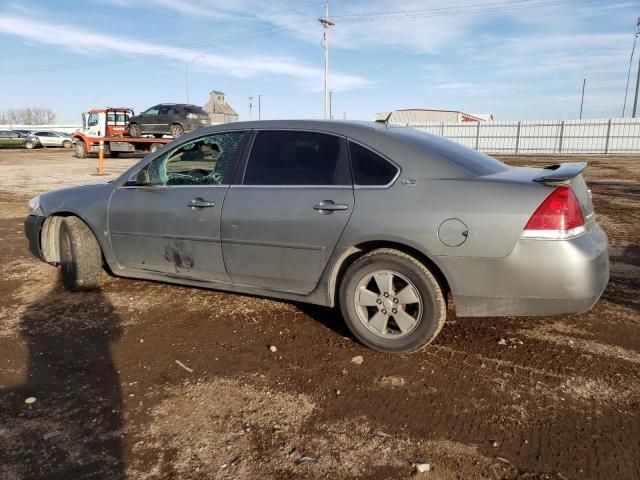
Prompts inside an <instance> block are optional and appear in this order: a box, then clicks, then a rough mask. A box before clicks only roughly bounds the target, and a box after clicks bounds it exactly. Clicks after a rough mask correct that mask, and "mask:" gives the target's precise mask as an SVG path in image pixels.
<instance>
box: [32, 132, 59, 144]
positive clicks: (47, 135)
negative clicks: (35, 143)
mask: <svg viewBox="0 0 640 480" xmlns="http://www.w3.org/2000/svg"><path fill="white" fill-rule="evenodd" d="M34 135H35V136H36V137H38V139H39V140H40V143H41V144H42V145H44V146H45V147H53V146H57V145H58V143H59V142H58V141H57V140H56V138H55V136H54V135H53V134H52V133H51V132H36V133H34Z"/></svg>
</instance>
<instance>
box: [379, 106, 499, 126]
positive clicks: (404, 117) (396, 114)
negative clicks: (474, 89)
mask: <svg viewBox="0 0 640 480" xmlns="http://www.w3.org/2000/svg"><path fill="white" fill-rule="evenodd" d="M387 117H389V121H392V122H393V121H395V122H401V123H416V122H434V121H443V120H444V119H445V118H446V119H447V120H446V121H453V122H456V121H460V120H459V119H460V118H462V121H464V122H489V121H492V120H493V115H491V114H486V115H483V116H479V115H475V114H471V113H465V112H461V111H460V110H444V109H436V108H403V109H399V110H394V111H392V112H381V113H377V114H376V117H375V118H376V119H377V120H384V119H385V118H387Z"/></svg>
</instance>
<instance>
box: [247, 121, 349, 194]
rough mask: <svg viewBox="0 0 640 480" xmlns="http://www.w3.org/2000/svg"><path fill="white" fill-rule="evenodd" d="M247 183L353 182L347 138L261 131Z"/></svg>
mask: <svg viewBox="0 0 640 480" xmlns="http://www.w3.org/2000/svg"><path fill="white" fill-rule="evenodd" d="M244 184H245V185H351V179H350V172H349V164H348V161H347V158H346V148H345V146H344V141H343V140H342V139H340V138H339V137H335V136H332V135H326V134H322V133H315V132H300V131H262V132H258V133H257V134H256V138H255V140H254V142H253V148H252V149H251V155H250V156H249V160H248V163H247V167H246V170H245V174H244Z"/></svg>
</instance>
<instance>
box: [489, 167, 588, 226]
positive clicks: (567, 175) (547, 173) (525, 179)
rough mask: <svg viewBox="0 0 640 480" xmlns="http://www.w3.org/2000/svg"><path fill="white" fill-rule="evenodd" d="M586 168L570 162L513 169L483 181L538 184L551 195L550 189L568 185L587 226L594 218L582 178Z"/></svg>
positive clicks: (490, 176)
mask: <svg viewBox="0 0 640 480" xmlns="http://www.w3.org/2000/svg"><path fill="white" fill-rule="evenodd" d="M585 168H587V163H586V162H572V163H563V164H556V165H550V166H548V167H544V168H529V167H513V168H510V169H508V170H504V171H502V172H498V173H494V174H492V175H486V176H484V177H482V178H483V179H486V180H489V181H499V182H510V183H511V182H512V183H522V184H526V185H531V184H532V183H535V184H539V185H540V186H541V187H546V188H548V189H549V193H551V189H552V188H554V187H557V186H559V185H569V186H570V187H571V189H572V190H573V193H574V194H575V196H576V198H577V199H578V203H579V204H580V208H581V209H582V214H583V216H584V220H585V222H586V223H587V225H588V226H589V224H590V223H591V221H593V218H594V211H593V203H592V201H591V191H590V190H589V188H588V187H587V183H586V182H585V181H584V178H583V177H582V172H583V171H584V170H585Z"/></svg>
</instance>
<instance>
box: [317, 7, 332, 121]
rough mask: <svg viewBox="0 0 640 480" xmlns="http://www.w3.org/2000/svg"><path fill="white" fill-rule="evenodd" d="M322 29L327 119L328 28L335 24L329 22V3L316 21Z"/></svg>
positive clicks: (327, 115)
mask: <svg viewBox="0 0 640 480" xmlns="http://www.w3.org/2000/svg"><path fill="white" fill-rule="evenodd" d="M318 22H320V25H322V28H323V29H324V33H323V35H322V48H324V118H325V120H326V119H328V118H329V110H330V108H331V107H330V105H329V28H330V27H333V26H334V25H335V23H333V22H332V21H330V20H329V1H328V0H327V1H326V2H325V3H324V17H321V18H319V19H318Z"/></svg>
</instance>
